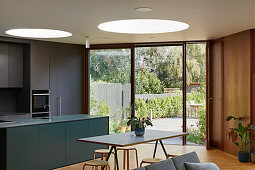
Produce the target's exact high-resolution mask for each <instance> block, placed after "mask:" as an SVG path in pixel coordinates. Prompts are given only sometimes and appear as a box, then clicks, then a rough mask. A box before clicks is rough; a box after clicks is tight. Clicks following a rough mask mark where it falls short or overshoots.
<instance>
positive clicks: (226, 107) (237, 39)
mask: <svg viewBox="0 0 255 170" xmlns="http://www.w3.org/2000/svg"><path fill="white" fill-rule="evenodd" d="M253 35H254V30H248V31H244V32H240V33H236V34H233V35H229V36H226V37H223V38H220V39H217V40H213V41H211V53H210V55H211V68H212V69H211V71H212V75H211V82H212V91H213V92H212V98H213V100H212V103H211V108H212V110H211V113H212V120H211V121H212V127H211V128H212V135H211V146H214V147H216V148H219V149H222V150H223V151H225V152H228V153H231V154H233V155H237V153H238V148H237V147H236V146H235V145H234V144H233V143H231V142H230V141H229V140H228V139H227V136H226V132H227V130H228V129H229V128H230V127H234V126H237V125H236V124H235V122H234V121H231V122H226V117H227V116H229V115H233V116H236V117H241V118H242V121H243V122H244V123H245V124H247V123H250V122H251V121H252V117H253V116H252V115H253V113H252V109H251V108H252V107H251V105H252V101H253V100H252V98H253V97H252V86H253V82H255V81H252V74H251V73H252V68H253V67H252V66H253V64H252V61H253V60H252V59H253V56H254V55H252V54H253V48H252V46H251V44H252V43H251V42H252V36H253ZM253 122H254V121H253Z"/></svg>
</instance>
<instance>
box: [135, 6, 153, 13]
mask: <svg viewBox="0 0 255 170" xmlns="http://www.w3.org/2000/svg"><path fill="white" fill-rule="evenodd" d="M135 10H136V11H137V12H151V11H152V8H150V7H138V8H135Z"/></svg>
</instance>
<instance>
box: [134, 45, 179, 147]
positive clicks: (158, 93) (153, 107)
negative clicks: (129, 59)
mask: <svg viewBox="0 0 255 170" xmlns="http://www.w3.org/2000/svg"><path fill="white" fill-rule="evenodd" d="M182 54H183V53H182V46H162V47H141V48H136V49H135V69H136V71H135V87H136V94H135V112H136V116H137V117H150V118H151V119H152V123H153V127H147V128H148V129H155V130H165V131H179V132H182V130H183V128H182V125H183V94H182V83H183V78H182V74H183V69H182V67H183V66H182V62H183V61H182V58H183V57H182ZM164 142H165V143H167V144H182V138H175V139H169V140H165V141H164Z"/></svg>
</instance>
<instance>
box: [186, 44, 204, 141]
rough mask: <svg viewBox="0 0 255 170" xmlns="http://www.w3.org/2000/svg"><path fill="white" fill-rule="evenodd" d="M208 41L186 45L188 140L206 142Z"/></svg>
mask: <svg viewBox="0 0 255 170" xmlns="http://www.w3.org/2000/svg"><path fill="white" fill-rule="evenodd" d="M206 85H207V84H206V43H188V44H187V45H186V96H187V98H186V103H187V106H186V108H187V109H186V115H187V120H186V122H187V131H188V132H189V135H188V136H187V142H188V143H190V144H202V145H204V144H205V143H206Z"/></svg>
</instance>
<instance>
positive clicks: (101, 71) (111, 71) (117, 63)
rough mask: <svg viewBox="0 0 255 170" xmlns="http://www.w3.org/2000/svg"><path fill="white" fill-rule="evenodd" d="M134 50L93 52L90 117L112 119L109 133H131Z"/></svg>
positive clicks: (91, 52) (91, 56)
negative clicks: (129, 120) (128, 122)
mask: <svg viewBox="0 0 255 170" xmlns="http://www.w3.org/2000/svg"><path fill="white" fill-rule="evenodd" d="M130 75H131V50H130V49H106V50H91V51H90V114H92V115H102V116H109V117H110V133H118V132H121V131H128V130H130V129H129V128H127V126H126V123H127V117H129V116H130V112H131V109H130V101H131V84H130Z"/></svg>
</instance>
